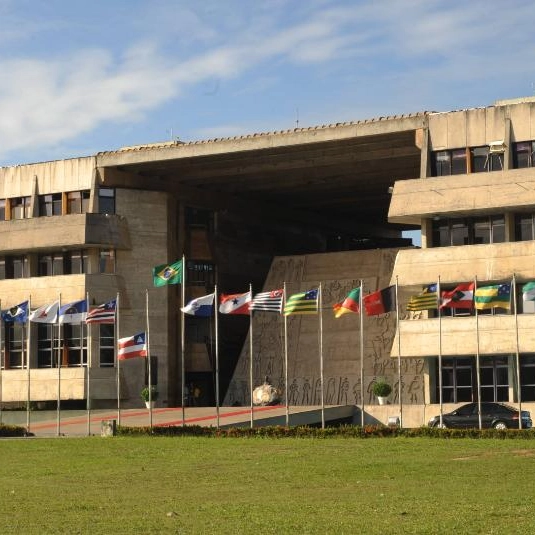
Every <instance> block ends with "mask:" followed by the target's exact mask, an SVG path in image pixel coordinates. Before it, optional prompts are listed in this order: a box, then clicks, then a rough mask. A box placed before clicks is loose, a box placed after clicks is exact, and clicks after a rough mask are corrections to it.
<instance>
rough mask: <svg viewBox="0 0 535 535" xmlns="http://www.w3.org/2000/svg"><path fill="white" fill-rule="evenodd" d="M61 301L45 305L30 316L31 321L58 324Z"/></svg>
mask: <svg viewBox="0 0 535 535" xmlns="http://www.w3.org/2000/svg"><path fill="white" fill-rule="evenodd" d="M58 310H59V301H54V302H53V303H51V304H49V305H43V306H41V307H39V308H37V309H36V310H34V311H33V312H32V313H31V314H30V317H29V319H30V321H33V322H34V323H56V320H57V319H58Z"/></svg>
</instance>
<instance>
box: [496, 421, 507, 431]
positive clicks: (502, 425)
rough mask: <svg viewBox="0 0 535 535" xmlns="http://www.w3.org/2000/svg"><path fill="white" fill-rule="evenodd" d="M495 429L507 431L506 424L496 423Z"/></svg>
mask: <svg viewBox="0 0 535 535" xmlns="http://www.w3.org/2000/svg"><path fill="white" fill-rule="evenodd" d="M493 427H494V429H507V425H506V424H505V422H496V423H495V424H494V426H493Z"/></svg>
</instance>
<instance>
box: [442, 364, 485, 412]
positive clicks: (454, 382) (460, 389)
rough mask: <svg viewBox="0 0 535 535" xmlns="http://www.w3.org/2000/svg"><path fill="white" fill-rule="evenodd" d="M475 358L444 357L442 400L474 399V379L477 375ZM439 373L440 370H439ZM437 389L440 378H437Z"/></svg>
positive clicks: (462, 400) (446, 401) (464, 400)
mask: <svg viewBox="0 0 535 535" xmlns="http://www.w3.org/2000/svg"><path fill="white" fill-rule="evenodd" d="M473 367H474V359H473V358H445V359H442V401H443V402H444V403H461V402H466V401H473V400H474V397H473V395H472V383H474V384H475V381H472V379H473V377H475V370H474V369H473ZM437 373H438V371H437ZM436 384H437V389H438V385H439V384H440V383H439V380H438V376H437V378H436ZM437 399H439V397H438V392H437Z"/></svg>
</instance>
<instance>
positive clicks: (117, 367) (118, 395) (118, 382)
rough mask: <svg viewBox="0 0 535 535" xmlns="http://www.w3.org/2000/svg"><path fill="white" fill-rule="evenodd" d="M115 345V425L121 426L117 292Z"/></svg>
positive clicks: (116, 302) (117, 299)
mask: <svg viewBox="0 0 535 535" xmlns="http://www.w3.org/2000/svg"><path fill="white" fill-rule="evenodd" d="M114 332H115V343H114V344H113V351H114V353H115V354H114V360H115V366H116V369H115V372H116V378H115V379H116V382H117V425H121V368H120V364H119V363H120V362H121V361H120V360H119V352H118V350H117V344H118V340H119V338H120V336H119V292H117V298H116V301H115V329H114Z"/></svg>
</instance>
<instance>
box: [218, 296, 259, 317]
mask: <svg viewBox="0 0 535 535" xmlns="http://www.w3.org/2000/svg"><path fill="white" fill-rule="evenodd" d="M250 305H251V292H246V293H242V294H221V298H220V305H219V312H221V314H246V315H249V314H250V312H249V307H250Z"/></svg>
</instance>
